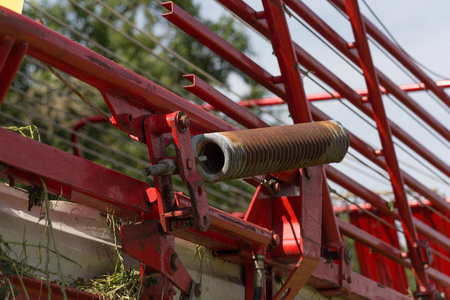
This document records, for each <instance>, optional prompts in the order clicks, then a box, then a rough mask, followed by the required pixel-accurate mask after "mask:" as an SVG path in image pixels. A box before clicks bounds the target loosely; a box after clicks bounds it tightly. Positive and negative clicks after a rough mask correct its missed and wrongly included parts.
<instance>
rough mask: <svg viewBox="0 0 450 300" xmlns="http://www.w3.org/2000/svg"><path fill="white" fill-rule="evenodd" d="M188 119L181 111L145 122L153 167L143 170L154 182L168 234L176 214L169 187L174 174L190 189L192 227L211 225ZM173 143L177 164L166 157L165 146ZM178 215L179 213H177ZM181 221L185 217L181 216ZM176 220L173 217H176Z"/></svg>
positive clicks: (154, 117)
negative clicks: (193, 224)
mask: <svg viewBox="0 0 450 300" xmlns="http://www.w3.org/2000/svg"><path fill="white" fill-rule="evenodd" d="M189 125H190V119H189V117H188V116H187V115H186V114H185V113H184V112H182V111H178V112H174V113H172V114H168V115H150V116H148V117H146V118H145V120H144V131H145V135H146V141H147V145H148V149H149V154H150V162H151V164H152V166H151V167H150V168H146V169H145V170H146V172H147V174H145V175H152V176H154V179H155V188H156V190H157V195H158V196H157V201H158V208H159V216H160V220H161V225H162V227H163V229H164V231H165V232H171V231H172V230H171V229H170V222H171V221H173V218H174V214H175V215H176V214H177V213H176V212H175V208H176V207H175V197H174V192H173V187H172V178H171V175H173V174H176V173H177V174H180V176H181V178H182V180H183V182H184V184H185V185H186V187H187V188H188V190H189V194H190V199H191V202H192V206H191V208H192V214H193V222H194V223H195V227H196V228H197V229H198V230H199V231H201V232H204V231H206V230H208V228H209V225H210V223H211V217H210V215H209V206H208V200H207V198H206V189H205V184H204V183H203V180H202V178H201V177H200V174H199V173H198V171H197V168H196V165H197V162H196V157H195V156H194V152H193V150H192V144H191V136H190V133H189V130H188V129H189ZM167 133H169V135H166V134H167ZM167 139H169V141H171V140H173V142H174V145H175V150H176V154H177V157H176V161H174V160H173V159H171V158H168V157H167V153H166V143H167V141H166V140H167ZM180 213H181V212H180ZM182 214H183V218H186V217H188V216H186V215H185V214H184V213H182ZM175 217H176V216H175Z"/></svg>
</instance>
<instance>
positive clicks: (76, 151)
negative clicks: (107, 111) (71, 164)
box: [70, 116, 108, 157]
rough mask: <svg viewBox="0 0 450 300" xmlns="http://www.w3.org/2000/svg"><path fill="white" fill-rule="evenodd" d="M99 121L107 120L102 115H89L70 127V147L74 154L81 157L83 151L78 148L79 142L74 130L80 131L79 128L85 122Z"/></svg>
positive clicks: (85, 123) (84, 124)
mask: <svg viewBox="0 0 450 300" xmlns="http://www.w3.org/2000/svg"><path fill="white" fill-rule="evenodd" d="M100 122H108V120H106V119H105V118H104V117H103V116H91V117H86V118H82V119H81V120H80V121H78V123H77V124H75V125H74V126H73V127H72V132H71V133H70V140H71V141H72V143H73V145H72V149H73V154H74V155H76V156H80V157H83V153H82V151H81V148H80V142H79V140H78V135H77V134H76V132H78V131H80V129H81V128H83V127H84V126H86V125H87V124H91V123H100Z"/></svg>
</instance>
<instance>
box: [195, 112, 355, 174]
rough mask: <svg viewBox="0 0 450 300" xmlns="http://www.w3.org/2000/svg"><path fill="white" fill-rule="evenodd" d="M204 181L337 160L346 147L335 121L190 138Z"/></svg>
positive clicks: (343, 154)
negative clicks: (199, 159)
mask: <svg viewBox="0 0 450 300" xmlns="http://www.w3.org/2000/svg"><path fill="white" fill-rule="evenodd" d="M192 144H193V147H194V152H196V153H197V156H206V158H207V159H206V161H202V162H200V163H199V164H198V165H197V169H198V171H199V173H200V175H201V176H202V177H203V180H205V181H207V182H216V181H223V180H231V179H237V178H246V177H251V176H256V175H262V174H270V173H278V172H284V171H288V170H294V169H299V168H304V167H310V166H315V165H322V164H328V163H332V162H340V161H341V160H342V159H343V158H344V156H345V154H346V153H347V150H348V147H349V138H348V135H347V133H346V132H345V130H344V128H343V127H342V125H341V124H340V123H339V122H336V121H323V122H314V123H303V124H295V125H287V126H278V127H268V128H260V129H250V130H241V131H229V132H221V133H206V134H201V135H197V136H195V137H193V139H192Z"/></svg>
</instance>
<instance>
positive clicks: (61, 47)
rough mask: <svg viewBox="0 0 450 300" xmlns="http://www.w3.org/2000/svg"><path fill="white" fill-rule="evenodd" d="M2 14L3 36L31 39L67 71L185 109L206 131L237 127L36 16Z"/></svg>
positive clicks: (143, 101)
mask: <svg viewBox="0 0 450 300" xmlns="http://www.w3.org/2000/svg"><path fill="white" fill-rule="evenodd" d="M0 14H1V15H2V17H1V18H0V36H5V35H9V36H12V37H15V38H17V40H19V41H27V42H28V43H29V49H28V52H27V54H29V55H31V56H32V57H34V58H36V59H38V60H40V61H43V62H45V63H47V64H50V65H52V66H53V67H56V68H58V69H60V70H61V71H63V72H65V73H66V74H69V75H71V76H73V77H75V78H78V79H80V80H82V81H84V82H86V83H88V84H90V85H92V86H94V87H96V88H98V89H100V90H106V91H109V92H111V93H114V92H118V93H119V94H121V96H122V97H123V99H132V101H133V102H135V103H137V104H138V105H141V106H143V107H144V108H146V109H147V110H149V111H152V112H157V113H171V112H174V111H177V110H183V111H184V112H185V113H186V114H187V115H188V116H189V117H190V118H191V122H192V123H194V124H196V125H197V126H198V128H200V129H201V130H202V131H204V132H215V131H224V130H236V128H235V127H234V126H232V125H230V124H228V123H226V122H225V121H223V120H221V119H219V118H217V117H215V116H213V115H211V114H209V113H207V112H205V111H204V110H202V109H199V108H198V107H197V106H196V105H194V104H192V103H190V102H188V101H186V100H184V99H183V98H181V97H179V96H177V95H175V94H173V93H171V92H169V91H167V90H166V89H164V88H162V87H160V86H159V85H157V84H155V83H153V82H151V81H149V80H147V79H145V78H143V77H141V76H139V75H136V74H135V73H133V72H131V71H129V70H127V69H125V68H123V67H122V66H120V65H118V64H116V63H114V62H112V61H110V60H109V59H106V58H104V57H103V56H101V55H99V54H97V53H95V52H93V51H91V50H89V49H87V48H85V47H83V46H81V45H78V44H76V43H74V42H73V41H72V40H70V39H68V38H66V37H63V36H62V35H60V34H58V33H56V32H54V31H53V30H51V29H49V28H47V27H45V26H43V25H41V24H39V23H37V22H35V21H33V20H30V19H28V18H26V17H23V16H21V15H18V14H16V13H14V12H12V11H10V10H8V9H6V8H0Z"/></svg>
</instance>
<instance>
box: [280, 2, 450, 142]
mask: <svg viewBox="0 0 450 300" xmlns="http://www.w3.org/2000/svg"><path fill="white" fill-rule="evenodd" d="M285 3H286V4H287V5H288V6H289V7H290V8H291V9H292V10H293V11H294V12H295V13H297V14H298V15H299V16H301V17H302V18H303V19H304V20H305V21H306V22H307V23H308V24H309V25H310V26H311V27H313V28H314V29H315V30H316V31H317V32H318V33H320V34H321V35H322V36H323V37H324V38H325V39H327V40H328V41H329V42H330V43H331V44H332V45H333V46H334V47H336V48H337V49H338V50H339V51H340V52H341V53H342V54H344V55H345V56H347V57H348V58H349V59H350V60H351V61H352V62H353V63H355V64H356V65H359V58H358V54H357V53H355V52H353V51H351V50H350V49H349V47H348V43H347V42H346V41H345V40H344V39H343V38H342V37H341V36H340V35H339V34H338V33H337V32H336V31H334V30H333V29H332V28H331V27H330V26H329V25H328V24H326V23H325V22H324V21H323V20H322V19H321V18H320V17H319V16H317V15H316V14H315V13H314V12H313V11H312V10H311V9H309V7H307V6H306V4H304V3H303V2H302V1H299V0H285ZM376 73H377V75H378V78H379V80H380V82H381V84H382V85H383V86H384V87H385V88H386V90H387V91H388V92H389V93H390V94H392V95H394V96H395V97H396V98H397V99H399V100H400V101H401V102H402V103H403V104H405V105H406V106H407V107H408V108H409V109H410V110H411V111H413V112H414V113H415V114H417V115H418V116H419V117H420V118H422V119H423V120H424V121H425V122H426V123H427V124H428V125H430V126H431V127H432V128H433V129H434V130H436V132H438V133H439V134H440V135H442V136H443V137H444V138H445V139H447V140H449V141H450V131H449V130H448V129H447V128H446V127H445V126H443V125H442V124H441V123H439V122H438V121H437V120H436V119H434V118H433V116H432V115H431V114H429V113H428V112H427V111H425V110H424V109H423V108H422V107H420V105H418V104H417V103H416V102H415V101H414V100H413V99H412V98H411V97H409V95H408V94H407V93H406V92H404V91H402V90H401V89H400V88H398V86H397V85H395V84H394V83H393V82H392V81H391V80H390V79H389V78H388V77H387V76H386V75H384V74H383V73H382V72H381V71H379V70H378V69H376Z"/></svg>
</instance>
